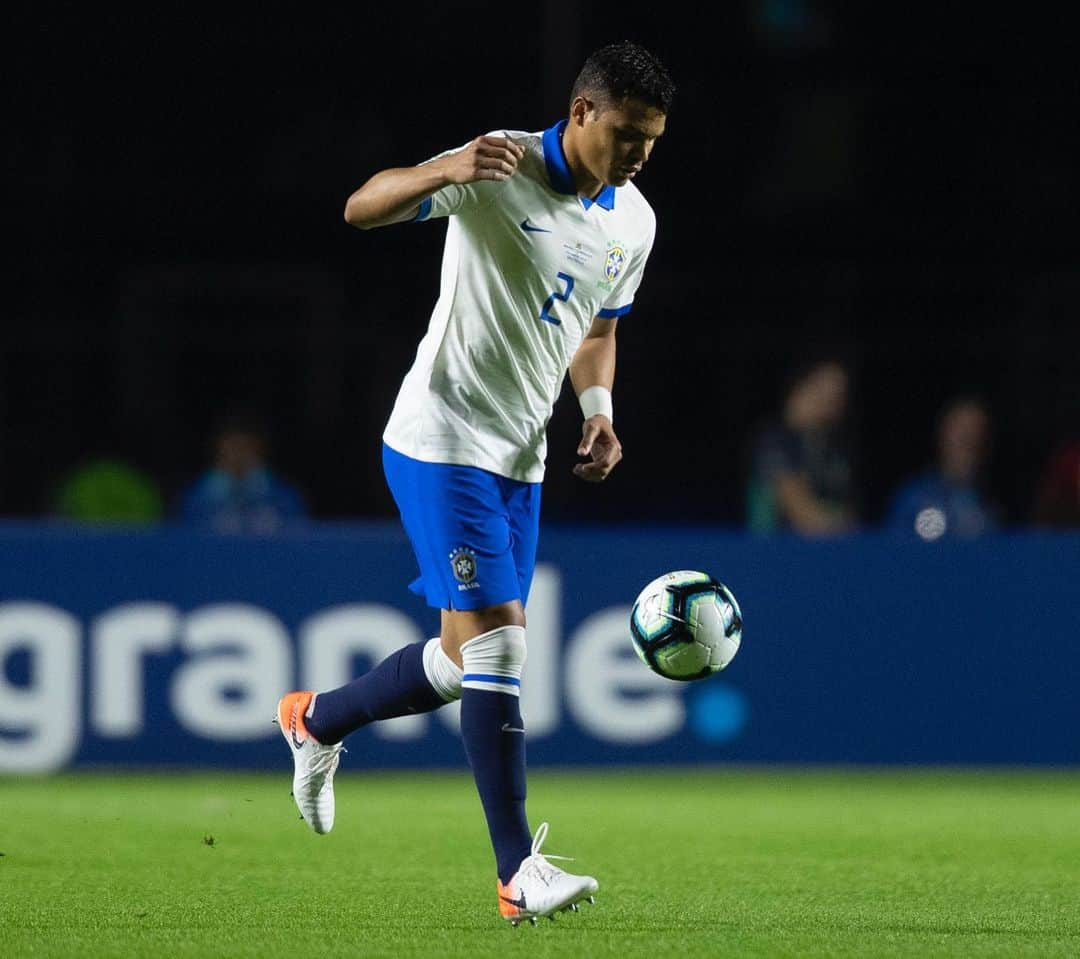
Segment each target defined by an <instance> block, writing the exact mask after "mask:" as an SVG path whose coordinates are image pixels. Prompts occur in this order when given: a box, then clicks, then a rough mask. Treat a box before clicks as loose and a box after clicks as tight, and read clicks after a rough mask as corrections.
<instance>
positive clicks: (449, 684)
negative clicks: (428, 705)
mask: <svg viewBox="0 0 1080 959" xmlns="http://www.w3.org/2000/svg"><path fill="white" fill-rule="evenodd" d="M424 675H425V676H427V681H428V682H429V683H431V688H432V689H434V690H435V692H437V693H438V694H439V695H440V696H442V698H443V699H445V700H446V701H447V702H448V703H452V702H454V701H455V700H458V699H461V667H460V666H459V665H458V664H457V663H455V662H454V661H453V660H452V659H451V658H450V657H449V656H447V655H446V652H445V651H444V650H443V648H442V641H441V640H440V639H439V637H438V636H436V637H435V638H434V639H429V640H428V641H427V642H426V643H425V644H424Z"/></svg>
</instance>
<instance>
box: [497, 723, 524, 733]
mask: <svg viewBox="0 0 1080 959" xmlns="http://www.w3.org/2000/svg"><path fill="white" fill-rule="evenodd" d="M502 731H503V732H504V733H523V732H525V730H524V729H518V728H517V726H511V725H510V724H509V723H503V724H502Z"/></svg>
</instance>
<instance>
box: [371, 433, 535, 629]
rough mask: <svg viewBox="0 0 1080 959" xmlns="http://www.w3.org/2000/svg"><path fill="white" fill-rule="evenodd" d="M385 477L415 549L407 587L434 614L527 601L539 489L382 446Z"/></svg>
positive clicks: (484, 471) (486, 472) (533, 563)
mask: <svg viewBox="0 0 1080 959" xmlns="http://www.w3.org/2000/svg"><path fill="white" fill-rule="evenodd" d="M383 471H384V472H385V473H386V482H387V483H388V484H389V486H390V492H391V493H392V494H393V496H394V501H395V502H396V503H397V507H398V511H399V512H400V513H401V522H402V523H403V524H404V526H405V532H406V534H408V537H409V540H410V541H411V542H412V548H413V552H414V553H415V554H416V562H417V564H418V565H419V566H420V577H419V578H418V579H416V580H414V581H413V582H412V583H410V584H409V589H411V590H412V591H413V592H414V593H416V594H417V595H418V596H423V597H425V598H426V599H427V602H428V605H429V606H434V607H436V608H437V609H483V608H484V607H485V606H497V605H498V604H499V603H508V602H510V601H511V600H515V599H518V600H521V605H522V606H524V605H525V603H526V602H527V600H528V598H529V587H530V586H531V585H532V578H533V568H534V567H535V566H536V540H537V537H538V535H539V531H540V484H539V483H522V482H519V481H518V480H512V479H507V478H506V477H505V476H499V475H498V474H497V473H490V472H488V471H487V470H482V469H479V468H478V467H475V466H455V465H453V464H450V463H425V462H422V461H421V460H415V459H413V458H412V457H409V456H404V455H402V454H401V453H399V452H397V450H393V449H391V448H390V447H389V446H387V445H386V444H385V443H384V444H383Z"/></svg>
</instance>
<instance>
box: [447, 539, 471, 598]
mask: <svg viewBox="0 0 1080 959" xmlns="http://www.w3.org/2000/svg"><path fill="white" fill-rule="evenodd" d="M450 569H451V570H452V571H453V573H454V579H456V580H457V581H458V582H459V583H461V585H460V586H459V587H458V589H472V588H473V587H474V586H475V585H476V583H475V580H476V553H474V552H473V551H472V550H471V549H469V547H467V546H459V547H458V548H457V549H455V550H454V551H453V552H452V553H451V554H450Z"/></svg>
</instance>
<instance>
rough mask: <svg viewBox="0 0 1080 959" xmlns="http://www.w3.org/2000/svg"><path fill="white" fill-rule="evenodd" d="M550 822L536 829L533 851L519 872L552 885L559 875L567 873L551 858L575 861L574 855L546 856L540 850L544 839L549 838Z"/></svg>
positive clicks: (546, 884) (541, 824) (543, 823)
mask: <svg viewBox="0 0 1080 959" xmlns="http://www.w3.org/2000/svg"><path fill="white" fill-rule="evenodd" d="M547 834H548V824H547V823H546V822H542V823H540V826H539V828H538V829H537V830H536V835H535V836H534V837H533V842H532V852H531V853H530V854H529V857H528V858H527V859H526V860H525V861H524V862H523V863H522V864H521V869H520V870H519V873H520V874H521V875H522V876H523V877H524V876H530V877H532V878H534V879H539V880H540V882H542V883H543V884H544V885H545V886H550V885H551V884H552V883H553V882H554V881H555V880H556V879H558V878H559V876H562V875H565V873H564V871H563V870H562V869H560V868H559V867H558V866H553V865H552V864H551V863H550V862H548V860H549V859H559V860H561V861H563V862H573V861H574V860H573V857H572V856H556V855H553V854H550V853H549V854H548V855H547V856H544V855H542V854H541V852H540V848H541V846H543V845H544V840H545V839H547Z"/></svg>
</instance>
